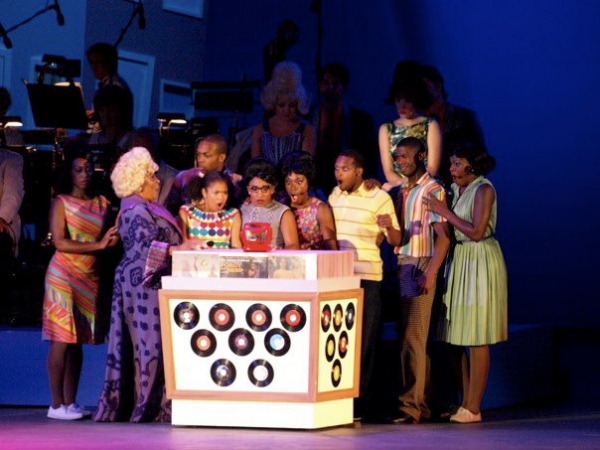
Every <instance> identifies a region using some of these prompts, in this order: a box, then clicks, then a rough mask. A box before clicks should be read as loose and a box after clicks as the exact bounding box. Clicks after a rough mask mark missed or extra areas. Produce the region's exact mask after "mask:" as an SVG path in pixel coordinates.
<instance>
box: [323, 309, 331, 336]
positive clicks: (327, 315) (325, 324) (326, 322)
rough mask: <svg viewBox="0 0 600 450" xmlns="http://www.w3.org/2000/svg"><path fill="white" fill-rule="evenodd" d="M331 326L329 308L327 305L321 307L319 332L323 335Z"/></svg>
mask: <svg viewBox="0 0 600 450" xmlns="http://www.w3.org/2000/svg"><path fill="white" fill-rule="evenodd" d="M330 326H331V308H330V307H329V305H325V306H323V309H322V310H321V330H323V331H324V332H325V333H326V332H327V331H329V327H330Z"/></svg>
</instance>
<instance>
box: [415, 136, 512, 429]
mask: <svg viewBox="0 0 600 450" xmlns="http://www.w3.org/2000/svg"><path fill="white" fill-rule="evenodd" d="M494 165H495V161H494V159H493V158H492V157H491V156H490V155H489V154H488V153H487V152H486V151H485V149H484V148H483V146H480V145H471V144H463V145H462V146H460V147H457V148H456V149H454V150H453V154H452V156H451V158H450V173H451V175H452V180H453V184H452V189H453V191H454V196H453V207H452V210H450V209H449V208H448V206H447V205H446V204H445V203H443V202H440V201H438V200H436V199H433V198H427V199H426V200H425V204H426V206H427V207H428V208H429V209H430V210H432V211H434V212H436V213H438V214H440V215H442V216H444V217H446V218H447V219H448V222H449V223H450V224H451V225H452V226H453V227H454V235H455V238H456V246H455V248H454V255H453V258H452V261H451V263H450V271H449V274H448V279H447V283H448V285H447V289H446V292H445V294H444V297H443V302H444V306H445V310H446V314H445V317H442V318H441V321H442V323H441V326H440V330H439V332H440V338H441V340H443V341H445V342H448V343H450V344H453V345H459V346H466V347H468V350H469V361H468V365H467V364H463V365H462V367H463V375H462V379H463V383H462V384H463V393H462V402H461V407H460V408H459V409H458V411H457V412H456V414H454V415H452V416H451V417H450V421H451V422H458V423H471V422H480V421H481V412H480V409H479V408H480V404H481V399H482V397H483V393H484V391H485V386H486V382H487V376H488V373H489V368H490V350H489V345H490V344H495V343H497V342H502V341H505V340H506V339H507V338H508V320H507V315H508V313H507V309H508V290H507V273H506V265H505V263H504V257H503V256H502V251H501V250H500V246H499V244H498V241H496V239H495V237H494V233H495V230H496V191H495V190H494V187H493V186H492V183H490V181H489V180H488V179H486V178H485V177H484V175H485V174H487V173H488V172H489V171H490V170H492V169H493V167H494Z"/></svg>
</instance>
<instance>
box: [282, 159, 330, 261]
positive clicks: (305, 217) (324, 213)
mask: <svg viewBox="0 0 600 450" xmlns="http://www.w3.org/2000/svg"><path fill="white" fill-rule="evenodd" d="M279 173H280V176H281V178H282V179H283V183H284V186H285V190H286V192H287V196H288V201H287V202H286V203H287V204H289V206H290V208H291V209H292V211H293V213H294V216H295V217H296V227H297V228H298V239H299V242H300V249H301V250H338V244H337V238H336V233H335V221H334V220H333V213H332V212H331V208H330V207H329V205H328V204H327V203H324V202H322V201H321V200H319V199H318V198H316V197H313V196H311V195H310V192H309V189H310V186H311V185H313V183H314V180H315V175H316V169H315V164H314V160H313V157H312V155H310V154H308V153H306V152H292V153H288V154H287V155H285V156H284V157H283V159H282V160H281V163H280V165H279Z"/></svg>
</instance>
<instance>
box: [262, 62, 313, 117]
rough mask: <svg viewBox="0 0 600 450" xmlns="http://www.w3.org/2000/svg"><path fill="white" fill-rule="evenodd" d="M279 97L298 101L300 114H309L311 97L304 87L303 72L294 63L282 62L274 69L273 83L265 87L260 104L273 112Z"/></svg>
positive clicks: (270, 82)
mask: <svg viewBox="0 0 600 450" xmlns="http://www.w3.org/2000/svg"><path fill="white" fill-rule="evenodd" d="M278 97H290V98H292V99H294V100H297V101H298V112H300V113H301V114H307V113H308V110H309V107H310V97H309V95H308V94H307V93H306V89H304V86H302V70H301V69H300V66H298V64H296V63H295V62H292V61H282V62H280V63H279V64H277V65H276V66H275V68H274V69H273V75H272V77H271V81H269V82H268V83H267V84H266V86H265V87H264V89H263V91H262V93H261V95H260V102H261V103H262V105H263V106H264V108H265V109H266V110H267V111H273V110H274V109H275V105H276V104H277V98H278Z"/></svg>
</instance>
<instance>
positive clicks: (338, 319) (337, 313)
mask: <svg viewBox="0 0 600 450" xmlns="http://www.w3.org/2000/svg"><path fill="white" fill-rule="evenodd" d="M343 319H344V310H343V309H342V305H340V304H339V303H338V304H337V305H335V308H334V310H333V329H334V330H335V331H340V329H341V328H342V323H343V321H344V320H343Z"/></svg>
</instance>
